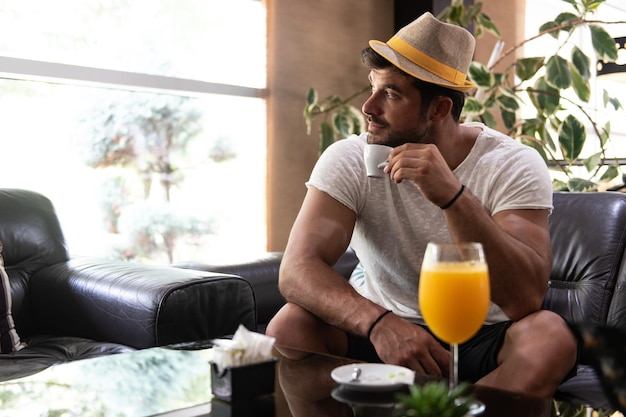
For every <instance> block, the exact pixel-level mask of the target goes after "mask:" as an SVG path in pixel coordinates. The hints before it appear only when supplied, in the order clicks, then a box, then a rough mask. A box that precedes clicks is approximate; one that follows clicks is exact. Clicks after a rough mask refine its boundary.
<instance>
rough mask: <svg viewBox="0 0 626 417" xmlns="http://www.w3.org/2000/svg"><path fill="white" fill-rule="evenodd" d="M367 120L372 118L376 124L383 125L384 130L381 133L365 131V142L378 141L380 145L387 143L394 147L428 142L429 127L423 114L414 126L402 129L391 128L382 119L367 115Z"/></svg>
mask: <svg viewBox="0 0 626 417" xmlns="http://www.w3.org/2000/svg"><path fill="white" fill-rule="evenodd" d="M368 120H372V121H374V122H375V123H377V124H380V125H382V126H384V127H385V130H384V131H383V132H381V133H373V132H369V131H368V132H367V143H378V144H380V145H387V146H391V147H392V148H395V147H397V146H400V145H404V144H405V143H429V142H430V140H429V139H428V136H429V133H430V128H429V127H428V123H427V121H426V117H425V116H421V117H420V121H419V123H418V124H417V125H416V127H412V128H409V129H404V130H393V129H390V128H389V125H388V124H387V123H385V122H383V121H382V120H378V119H376V118H373V117H371V116H370V117H368Z"/></svg>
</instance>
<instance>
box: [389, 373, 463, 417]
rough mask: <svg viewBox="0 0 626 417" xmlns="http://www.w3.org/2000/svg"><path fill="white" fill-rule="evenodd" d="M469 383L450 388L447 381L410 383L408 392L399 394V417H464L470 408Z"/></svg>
mask: <svg viewBox="0 0 626 417" xmlns="http://www.w3.org/2000/svg"><path fill="white" fill-rule="evenodd" d="M468 388H469V384H467V383H462V384H459V385H458V386H457V387H455V388H453V389H452V390H450V389H449V388H448V383H447V382H446V381H432V382H427V383H425V384H424V385H421V386H420V385H410V386H409V393H408V394H403V393H401V394H398V395H397V398H398V408H397V414H396V415H397V416H398V417H463V416H465V415H467V412H468V411H469V410H470V405H469V404H470V402H471V401H472V398H471V397H468V396H466V395H465V393H466V392H467V389H468Z"/></svg>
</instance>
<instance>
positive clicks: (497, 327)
mask: <svg viewBox="0 0 626 417" xmlns="http://www.w3.org/2000/svg"><path fill="white" fill-rule="evenodd" d="M512 323H513V322H512V321H505V322H502V323H496V324H491V325H485V326H483V327H482V328H481V329H480V330H479V331H478V333H477V334H476V336H474V337H473V338H472V339H470V340H469V341H468V342H466V343H463V344H461V345H459V380H461V381H470V382H476V381H478V380H479V379H480V378H482V377H483V376H485V375H487V374H488V373H490V372H491V371H493V370H494V369H496V368H497V366H498V363H497V357H498V352H499V351H500V347H501V346H502V343H503V342H504V336H505V334H506V331H507V329H508V328H509V327H510V326H511V324H512ZM416 326H417V324H416ZM422 327H424V329H425V330H427V331H428V329H427V328H426V327H425V326H422ZM439 343H441V345H442V346H444V347H446V348H448V345H447V344H446V343H443V342H441V341H439ZM347 356H348V357H349V358H352V359H357V360H362V361H365V362H382V361H381V360H380V358H379V357H378V354H376V350H375V349H374V346H373V345H372V343H371V342H370V341H369V340H367V339H366V338H364V337H360V336H355V335H352V334H349V335H348V354H347Z"/></svg>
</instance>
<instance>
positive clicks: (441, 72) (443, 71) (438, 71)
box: [387, 36, 467, 85]
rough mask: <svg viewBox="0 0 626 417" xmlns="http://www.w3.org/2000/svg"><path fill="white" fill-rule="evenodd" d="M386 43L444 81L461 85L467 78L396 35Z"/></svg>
mask: <svg viewBox="0 0 626 417" xmlns="http://www.w3.org/2000/svg"><path fill="white" fill-rule="evenodd" d="M387 45H389V47H391V48H393V49H394V50H395V51H396V52H398V53H400V54H402V55H403V56H404V57H405V58H407V59H408V60H410V61H411V62H413V63H414V64H416V65H419V66H420V67H422V68H424V69H426V70H428V71H430V72H431V73H433V74H435V75H437V76H439V77H441V78H443V79H444V80H446V81H449V82H451V83H454V84H456V85H463V84H465V81H466V80H467V75H466V74H464V73H462V72H461V71H458V70H456V69H454V68H452V67H449V66H447V65H446V64H442V63H441V62H439V61H437V60H436V59H433V58H432V57H430V56H428V55H426V54H425V53H423V52H422V51H420V50H419V49H416V48H414V47H413V46H411V45H409V44H408V43H407V42H405V41H404V40H402V39H400V38H399V37H397V36H394V37H393V38H391V39H390V40H389V41H388V42H387Z"/></svg>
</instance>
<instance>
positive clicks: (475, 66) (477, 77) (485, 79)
mask: <svg viewBox="0 0 626 417" xmlns="http://www.w3.org/2000/svg"><path fill="white" fill-rule="evenodd" d="M468 75H469V78H470V80H472V81H474V82H475V83H476V85H477V86H479V87H484V88H491V87H493V86H494V85H495V84H496V79H495V77H494V75H493V72H491V71H490V70H489V69H488V68H487V66H485V65H483V64H481V63H480V62H475V61H474V62H472V63H471V64H470V67H469V71H468Z"/></svg>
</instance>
